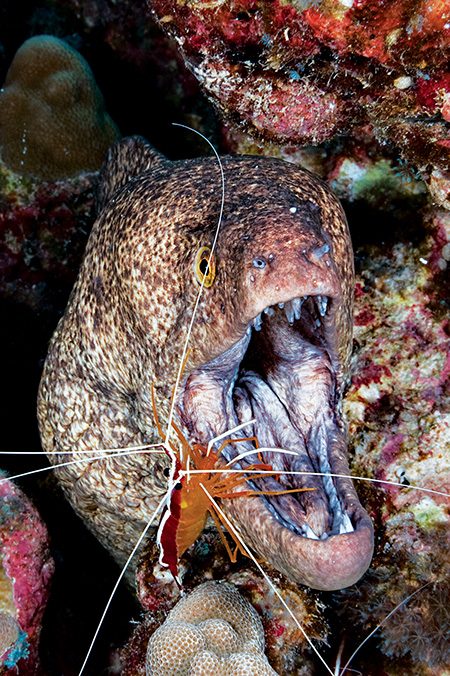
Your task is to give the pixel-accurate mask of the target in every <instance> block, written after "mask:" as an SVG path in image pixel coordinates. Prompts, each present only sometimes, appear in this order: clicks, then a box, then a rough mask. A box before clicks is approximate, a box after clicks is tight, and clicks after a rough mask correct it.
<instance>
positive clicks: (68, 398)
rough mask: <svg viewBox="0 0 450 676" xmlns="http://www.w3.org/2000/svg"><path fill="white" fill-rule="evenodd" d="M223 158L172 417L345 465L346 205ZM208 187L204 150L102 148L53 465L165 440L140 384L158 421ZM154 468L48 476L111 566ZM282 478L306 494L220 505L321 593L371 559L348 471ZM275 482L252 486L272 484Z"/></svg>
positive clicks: (192, 430)
mask: <svg viewBox="0 0 450 676" xmlns="http://www.w3.org/2000/svg"><path fill="white" fill-rule="evenodd" d="M222 162H223V169H224V173H225V185H226V202H225V209H224V214H223V220H222V225H221V229H220V234H219V237H218V240H217V246H216V249H215V253H214V259H215V260H214V263H215V269H216V272H215V279H214V280H213V281H212V283H211V285H209V286H208V285H205V288H204V290H203V294H202V297H201V301H200V304H199V307H198V313H197V315H196V319H195V322H194V324H193V328H192V334H191V336H190V341H189V345H190V352H189V358H188V361H187V364H186V367H185V370H184V373H183V377H182V380H181V383H180V388H179V390H178V394H177V398H176V408H175V417H174V419H175V422H176V423H177V424H178V425H179V426H180V427H181V428H182V429H183V431H184V433H185V434H186V436H187V438H188V439H189V440H190V441H191V442H198V443H202V444H205V445H207V443H208V441H209V440H210V439H211V438H213V437H215V436H217V435H219V434H221V433H222V432H224V431H226V430H227V429H230V428H233V427H235V426H236V425H238V424H239V423H240V422H244V421H248V420H251V419H252V418H255V419H256V422H255V423H254V424H252V425H248V426H247V428H246V433H247V434H254V435H256V437H257V438H258V440H259V443H260V444H261V445H262V446H270V447H284V448H287V449H291V450H295V451H296V455H295V456H286V455H280V454H277V453H275V452H274V453H272V454H266V455H265V456H264V461H265V462H268V463H270V464H272V466H273V467H274V468H275V469H277V470H280V471H283V470H293V471H304V472H310V471H311V472H321V471H322V472H324V471H328V472H330V471H331V472H333V473H337V474H349V468H348V464H347V459H346V454H347V448H346V435H345V425H344V421H343V417H342V406H341V404H342V393H343V388H344V384H345V377H346V374H347V373H348V363H349V357H350V352H351V345H352V303H353V280H354V271H353V255H352V249H351V242H350V238H349V233H348V227H347V223H346V220H345V216H344V213H343V211H342V208H341V207H340V205H339V202H338V200H337V199H336V198H335V197H334V196H333V194H332V193H331V192H330V190H329V189H328V188H327V186H326V185H325V184H324V183H322V182H321V181H320V180H319V179H317V178H316V177H314V176H313V175H312V174H310V173H309V172H307V171H304V170H302V169H299V168H298V167H295V166H293V165H291V164H288V163H285V162H283V161H280V160H277V159H273V158H262V157H224V158H223V159H222ZM220 185H221V184H220V173H219V167H218V165H217V162H216V160H215V159H214V158H201V159H195V160H185V161H176V162H170V161H168V160H166V159H165V158H164V157H162V156H161V155H160V154H159V153H157V152H156V151H155V150H154V149H153V148H152V147H151V146H150V145H149V144H147V143H146V142H145V141H144V140H143V139H140V138H138V137H132V138H129V139H125V140H123V141H121V142H120V143H119V144H118V145H116V146H114V147H113V148H112V149H111V151H110V153H109V156H108V160H107V162H106V164H105V166H104V168H103V170H102V173H101V181H100V188H99V207H100V212H99V216H98V218H97V221H96V223H95V224H94V227H93V230H92V233H91V235H90V239H89V241H88V244H87V249H86V253H85V257H84V260H83V263H82V265H81V269H80V272H79V276H78V279H77V282H76V284H75V287H74V289H73V292H72V294H71V297H70V300H69V303H68V306H67V309H66V312H65V315H64V317H63V318H62V319H61V321H60V323H59V325H58V327H57V330H56V332H55V334H54V337H53V339H52V341H51V345H50V348H49V352H48V356H47V359H46V362H45V366H44V371H43V375H42V380H41V384H40V390H39V401H38V417H39V425H40V432H41V439H42V444H43V447H44V449H45V451H46V452H47V453H48V454H49V458H50V460H51V462H53V463H57V462H62V461H64V460H67V456H61V455H58V451H73V457H74V458H78V457H83V456H82V455H80V454H77V451H80V450H84V451H86V450H88V449H100V448H101V449H107V448H108V449H110V448H111V449H112V448H121V447H126V446H135V445H139V444H143V443H151V442H155V441H159V437H158V436H157V434H156V430H155V421H154V416H153V411H152V405H151V388H152V385H153V386H154V387H155V392H156V399H157V401H158V411H159V415H160V417H161V419H162V420H167V418H168V408H169V402H170V397H171V392H172V388H173V386H174V382H175V379H176V375H177V370H178V366H179V364H180V358H181V354H182V348H183V344H184V341H185V339H186V335H187V327H188V324H189V321H190V318H191V315H192V311H193V307H194V304H195V300H196V297H197V294H198V291H199V279H201V274H202V272H200V273H199V269H198V255H199V252H200V251H201V250H202V248H203V247H211V245H212V241H213V238H214V233H215V230H216V227H217V219H218V213H219V207H220ZM200 256H201V254H200ZM196 258H197V268H196ZM200 263H201V261H200ZM200 270H201V265H200ZM210 272H211V274H212V271H210ZM203 273H205V274H206V273H207V270H206V269H203ZM240 434H242V432H241V433H240ZM226 452H227V453H228V457H231V456H232V455H233V454H235V455H236V454H237V453H238V452H242V446H240V447H237V448H235V449H233V447H232V446H231V445H230V446H228V447H227V449H226ZM84 457H86V456H84ZM245 462H247V460H246V461H242V466H243V467H245ZM248 462H250V460H248ZM165 469H166V472H167V458H166V457H165V456H164V455H129V456H127V457H122V458H117V457H115V458H110V459H108V460H101V461H97V462H93V463H90V464H81V463H80V464H77V465H69V466H67V467H64V468H61V469H58V470H57V476H58V478H59V481H60V482H61V484H62V486H63V488H64V490H65V492H66V494H67V496H68V497H69V499H70V501H71V503H72V504H73V506H74V508H75V509H76V511H77V512H78V513H79V514H80V515H81V516H82V518H83V519H84V521H85V523H86V524H87V525H88V527H89V528H90V529H91V530H92V531H93V532H94V533H95V534H96V535H97V537H98V538H99V539H100V540H101V541H102V542H103V544H104V545H105V546H106V547H107V548H108V549H109V550H110V551H111V552H112V553H113V555H114V556H115V557H116V558H117V559H118V560H119V561H120V560H124V558H125V556H126V555H127V554H128V553H129V552H130V551H131V548H132V547H133V545H134V543H135V542H136V541H137V538H138V536H139V534H140V532H141V531H142V529H143V527H144V525H145V523H146V521H147V520H148V518H149V516H150V515H151V514H152V512H153V510H154V509H155V507H156V505H157V504H158V502H159V500H160V499H161V495H162V494H163V492H164V489H165V485H166V481H167V480H166V476H167V474H165V473H164V470H165ZM280 481H281V482H282V483H283V485H284V486H285V487H286V488H292V487H294V488H295V487H309V488H314V489H315V490H314V491H309V492H303V493H294V494H289V495H278V496H268V495H266V496H258V497H248V498H245V499H240V500H233V499H231V500H226V501H224V502H223V503H222V504H223V506H224V507H225V508H226V510H227V512H228V514H229V515H230V516H232V517H233V518H234V519H235V520H236V522H237V523H238V524H239V526H240V528H241V530H242V532H243V534H244V536H245V539H246V542H247V543H248V544H250V545H251V546H252V547H253V548H254V549H255V550H256V552H257V553H258V556H259V557H261V558H263V559H265V560H266V561H268V562H270V563H271V564H272V565H273V566H275V567H276V568H277V569H278V570H279V571H281V572H282V573H283V574H285V575H286V576H287V577H288V578H289V579H291V580H295V581H298V582H300V583H303V584H307V585H309V586H311V587H313V588H316V589H324V590H332V589H339V588H342V587H345V586H348V585H351V584H353V583H354V582H356V581H357V580H358V579H359V577H360V576H361V575H362V574H363V573H364V572H365V570H366V569H367V567H368V565H369V563H370V560H371V557H372V551H373V529H372V524H371V521H370V519H369V517H368V515H367V513H366V512H365V510H364V509H363V508H362V506H361V504H360V502H359V500H358V497H357V494H356V492H355V489H354V487H353V485H352V482H351V481H350V480H348V479H331V478H325V479H324V478H322V477H317V476H301V475H282V477H281V479H280ZM274 482H275V479H274V478H268V479H266V480H265V481H264V483H263V482H259V483H258V487H259V488H260V489H265V490H266V491H270V490H271V489H272V487H273V486H274ZM275 487H277V488H279V487H280V486H279V484H277V483H275Z"/></svg>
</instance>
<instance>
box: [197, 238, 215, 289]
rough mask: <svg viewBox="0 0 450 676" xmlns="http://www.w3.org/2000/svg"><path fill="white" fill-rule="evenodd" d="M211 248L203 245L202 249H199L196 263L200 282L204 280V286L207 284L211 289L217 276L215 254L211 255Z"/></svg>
mask: <svg viewBox="0 0 450 676" xmlns="http://www.w3.org/2000/svg"><path fill="white" fill-rule="evenodd" d="M210 256H211V249H210V248H209V247H208V246H202V248H201V249H199V250H198V251H197V255H196V257H195V263H194V272H195V276H196V278H197V281H198V283H199V284H201V283H202V282H203V286H206V288H207V289H209V287H210V286H212V283H213V281H214V278H215V276H216V263H215V260H214V256H213V255H212V256H211V260H209V258H210Z"/></svg>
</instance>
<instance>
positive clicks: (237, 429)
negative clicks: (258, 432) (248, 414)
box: [206, 418, 256, 457]
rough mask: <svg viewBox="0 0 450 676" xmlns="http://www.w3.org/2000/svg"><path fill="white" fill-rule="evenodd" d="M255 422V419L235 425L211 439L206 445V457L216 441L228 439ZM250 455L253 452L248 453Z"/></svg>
mask: <svg viewBox="0 0 450 676" xmlns="http://www.w3.org/2000/svg"><path fill="white" fill-rule="evenodd" d="M255 422H256V418H253V419H252V420H249V421H248V422H244V423H241V424H240V425H236V427H233V428H232V429H230V430H226V432H222V434H219V435H218V436H217V437H213V438H212V439H211V440H210V442H209V443H208V447H207V449H206V457H208V456H209V454H210V453H211V449H212V447H213V446H214V444H215V443H216V441H220V440H221V439H225V437H229V436H230V434H234V433H235V432H239V430H242V429H243V428H244V427H247V425H253V423H255ZM248 452H249V453H250V454H254V453H255V451H248Z"/></svg>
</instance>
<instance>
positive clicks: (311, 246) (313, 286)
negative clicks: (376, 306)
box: [245, 238, 341, 322]
mask: <svg viewBox="0 0 450 676" xmlns="http://www.w3.org/2000/svg"><path fill="white" fill-rule="evenodd" d="M256 251H257V254H256V255H254V256H253V258H252V260H251V264H249V266H248V270H247V274H246V279H245V286H246V290H247V293H246V297H247V303H246V304H245V305H246V307H245V315H246V317H245V321H246V322H248V321H250V320H251V319H253V318H254V317H255V316H257V315H258V314H259V313H260V312H262V311H263V310H264V308H266V307H267V306H269V305H275V304H278V303H285V302H288V301H290V300H291V299H292V298H295V297H302V296H308V295H320V296H327V297H330V298H337V297H339V296H340V295H341V283H340V279H339V275H338V273H337V270H336V267H335V265H334V263H333V260H332V258H331V256H330V247H329V246H328V244H326V243H325V242H322V241H319V240H314V241H313V242H312V243H306V242H305V243H303V244H300V245H298V244H294V243H293V242H292V238H291V239H286V240H282V243H281V244H279V243H278V244H277V246H276V247H266V248H265V249H262V252H260V251H259V250H258V249H256Z"/></svg>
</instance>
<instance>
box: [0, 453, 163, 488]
mask: <svg viewBox="0 0 450 676" xmlns="http://www.w3.org/2000/svg"><path fill="white" fill-rule="evenodd" d="M162 445H163V444H158V446H162ZM151 453H164V454H165V453H166V451H157V450H155V449H147V450H140V451H121V452H120V453H107V454H106V455H94V456H92V457H90V458H78V460H69V461H68V462H58V463H55V464H54V465H49V466H48V467H39V468H38V469H32V470H29V471H28V472H21V474H13V475H12V476H8V477H4V478H3V479H0V484H2V483H4V482H5V481H12V480H13V479H22V477H25V476H30V475H31V474H41V473H42V472H49V471H50V470H52V469H55V468H56V467H68V466H69V465H76V464H77V463H78V462H94V461H95V460H106V459H109V458H117V457H123V456H127V455H148V454H151Z"/></svg>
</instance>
